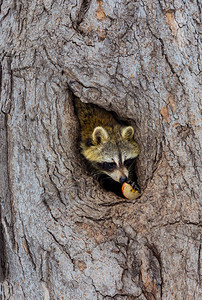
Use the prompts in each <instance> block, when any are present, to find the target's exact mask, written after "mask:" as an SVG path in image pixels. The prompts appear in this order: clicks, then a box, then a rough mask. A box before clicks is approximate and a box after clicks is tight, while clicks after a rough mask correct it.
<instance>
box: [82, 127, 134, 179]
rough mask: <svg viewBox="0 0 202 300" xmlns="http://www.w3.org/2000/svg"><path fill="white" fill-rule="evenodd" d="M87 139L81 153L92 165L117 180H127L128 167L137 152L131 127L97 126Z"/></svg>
mask: <svg viewBox="0 0 202 300" xmlns="http://www.w3.org/2000/svg"><path fill="white" fill-rule="evenodd" d="M87 140H88V141H86V143H85V145H84V144H83V145H82V153H83V155H84V156H85V158H86V159H87V160H88V161H89V162H91V164H92V165H93V167H94V168H95V169H96V170H97V171H98V172H99V173H105V174H107V175H108V176H110V177H111V178H112V179H113V180H115V181H117V182H120V183H123V182H125V181H127V179H128V176H129V170H130V167H131V166H132V164H133V162H134V159H135V158H136V157H137V156H138V154H139V146H138V144H137V143H136V142H135V141H134V129H133V127H131V126H125V127H122V126H120V125H117V126H115V127H113V128H112V127H106V128H103V127H101V126H99V127H96V128H95V129H94V131H93V133H92V136H91V137H90V138H89V139H87Z"/></svg>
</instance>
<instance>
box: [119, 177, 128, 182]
mask: <svg viewBox="0 0 202 300" xmlns="http://www.w3.org/2000/svg"><path fill="white" fill-rule="evenodd" d="M126 180H127V176H121V177H120V178H119V182H120V183H124V182H126Z"/></svg>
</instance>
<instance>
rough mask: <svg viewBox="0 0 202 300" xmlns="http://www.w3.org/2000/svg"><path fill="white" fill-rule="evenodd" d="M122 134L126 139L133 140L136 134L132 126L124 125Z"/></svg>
mask: <svg viewBox="0 0 202 300" xmlns="http://www.w3.org/2000/svg"><path fill="white" fill-rule="evenodd" d="M121 135H122V137H123V139H125V140H128V141H129V140H131V139H132V138H133V136H134V129H133V127H132V126H127V127H124V128H123V129H122V131H121Z"/></svg>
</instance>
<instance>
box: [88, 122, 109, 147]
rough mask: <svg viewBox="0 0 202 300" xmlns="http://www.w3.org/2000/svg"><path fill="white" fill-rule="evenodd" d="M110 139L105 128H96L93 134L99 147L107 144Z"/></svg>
mask: <svg viewBox="0 0 202 300" xmlns="http://www.w3.org/2000/svg"><path fill="white" fill-rule="evenodd" d="M108 137H109V135H108V133H107V131H106V130H105V129H104V128H103V127H101V126H98V127H95V129H94V131H93V134H92V139H93V143H95V144H97V145H99V144H101V143H104V142H106V141H107V140H108Z"/></svg>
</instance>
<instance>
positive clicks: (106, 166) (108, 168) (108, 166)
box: [102, 162, 116, 171]
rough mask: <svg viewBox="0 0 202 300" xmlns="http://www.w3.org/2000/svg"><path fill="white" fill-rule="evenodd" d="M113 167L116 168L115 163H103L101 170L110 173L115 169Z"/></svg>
mask: <svg viewBox="0 0 202 300" xmlns="http://www.w3.org/2000/svg"><path fill="white" fill-rule="evenodd" d="M115 167H116V163H115V162H111V163H108V162H104V163H102V169H103V170H106V171H111V170H113V169H115Z"/></svg>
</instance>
